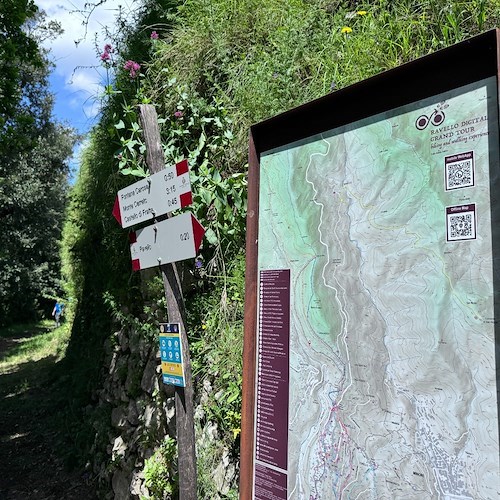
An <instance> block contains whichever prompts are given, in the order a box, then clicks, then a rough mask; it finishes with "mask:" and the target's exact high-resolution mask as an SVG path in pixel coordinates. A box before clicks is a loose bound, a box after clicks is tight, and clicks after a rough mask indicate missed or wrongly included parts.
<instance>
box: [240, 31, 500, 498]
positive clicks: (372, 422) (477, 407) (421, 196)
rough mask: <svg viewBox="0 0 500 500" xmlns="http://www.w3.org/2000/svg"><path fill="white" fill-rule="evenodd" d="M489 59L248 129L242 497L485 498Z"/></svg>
mask: <svg viewBox="0 0 500 500" xmlns="http://www.w3.org/2000/svg"><path fill="white" fill-rule="evenodd" d="M499 54H500V51H499V32H497V31H492V32H488V33H485V34H484V35H481V36H479V37H476V38H474V39H472V40H469V41H466V42H463V43H461V44H458V45H456V46H454V47H451V48H449V49H445V50H443V51H440V52H437V53H435V54H432V55H429V56H427V57H425V58H422V59H420V60H417V61H414V62H412V63H409V64H407V65H405V66H402V67H401V68H396V69H395V70H392V71H388V72H387V73H384V74H382V75H379V76H377V77H374V78H372V79H369V80H366V81H365V82H361V83H360V84H357V85H355V86H353V87H349V88H346V89H344V90H340V91H338V92H335V93H332V94H330V95H328V96H326V97H324V98H322V99H320V100H318V101H314V102H312V103H309V104H306V105H305V106H303V107H301V108H297V109H296V110H292V111H290V112H288V113H285V114H284V115H280V116H278V117H275V118H271V119H269V120H267V121H265V122H262V123H261V124H256V125H254V126H253V127H252V130H251V133H252V136H251V143H250V148H251V149H250V151H251V156H250V158H251V161H250V179H249V186H250V192H249V200H251V203H249V214H253V215H251V216H250V217H249V225H248V226H247V231H248V238H247V243H248V246H247V259H249V262H248V264H247V280H248V282H247V292H246V294H247V296H251V297H252V299H251V300H250V301H249V300H248V299H247V300H246V302H247V303H246V312H245V320H246V324H245V355H244V368H243V373H244V374H245V375H244V376H246V374H254V375H253V378H252V380H249V381H248V383H247V382H245V384H244V387H245V392H244V401H243V408H250V409H251V411H247V412H246V413H245V415H244V416H243V419H244V422H243V426H242V441H241V446H242V475H243V476H245V478H246V479H244V480H243V491H242V490H241V489H240V492H241V494H242V495H243V496H242V498H255V499H268V498H273V499H275V500H286V499H289V498H338V499H354V498H370V499H380V500H381V499H386V498H417V497H418V498H420V499H426V500H432V499H438V498H441V499H450V500H451V499H457V500H458V499H461V500H472V499H484V500H486V499H490V500H493V499H496V498H500V463H499V460H498V457H499V444H500V442H499V400H498V389H499V363H500V360H499V359H498V358H496V356H498V353H499V352H500V350H499V347H500V345H499V344H500V343H499V341H500V335H499V334H500V332H499V330H498V328H499V327H498V325H499V316H498V314H499V311H500V281H499V276H500V199H499V194H498V193H500V147H499V100H498V95H499V92H498V90H499V88H498V81H497V76H496V75H497V72H498V64H499V63H498V61H499V60H500V59H499V57H498V55H499ZM253 145H255V149H254V150H252V148H253ZM252 151H253V152H252ZM250 287H252V288H250ZM495 353H496V354H495ZM245 481H246V483H245ZM240 484H241V483H240ZM240 488H241V487H240ZM249 493H251V494H249Z"/></svg>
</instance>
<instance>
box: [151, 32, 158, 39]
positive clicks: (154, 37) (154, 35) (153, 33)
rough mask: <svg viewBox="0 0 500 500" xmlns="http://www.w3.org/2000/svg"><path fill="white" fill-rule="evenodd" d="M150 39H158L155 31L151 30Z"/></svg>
mask: <svg viewBox="0 0 500 500" xmlns="http://www.w3.org/2000/svg"><path fill="white" fill-rule="evenodd" d="M151 40H158V33H156V31H152V32H151Z"/></svg>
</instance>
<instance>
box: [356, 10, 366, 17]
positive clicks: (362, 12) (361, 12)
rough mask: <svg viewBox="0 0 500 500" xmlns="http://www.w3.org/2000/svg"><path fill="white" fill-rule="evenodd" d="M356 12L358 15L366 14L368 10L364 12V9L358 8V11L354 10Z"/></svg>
mask: <svg viewBox="0 0 500 500" xmlns="http://www.w3.org/2000/svg"><path fill="white" fill-rule="evenodd" d="M356 14H357V15H358V16H366V14H368V12H366V10H358V12H356Z"/></svg>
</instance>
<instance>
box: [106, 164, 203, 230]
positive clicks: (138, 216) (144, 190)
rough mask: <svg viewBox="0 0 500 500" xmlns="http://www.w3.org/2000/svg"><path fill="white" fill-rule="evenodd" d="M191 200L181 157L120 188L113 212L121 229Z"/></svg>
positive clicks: (189, 183)
mask: <svg viewBox="0 0 500 500" xmlns="http://www.w3.org/2000/svg"><path fill="white" fill-rule="evenodd" d="M192 202H193V196H192V193H191V181H190V180H189V167H188V162H187V160H183V161H181V162H180V163H177V164H176V165H175V166H173V167H167V168H165V169H163V170H160V171H159V172H157V173H156V174H153V175H150V176H149V177H146V178H144V179H141V180H140V181H138V182H135V183H134V184H131V185H130V186H127V187H126V188H123V189H120V191H118V194H117V195H116V200H115V205H114V207H113V215H114V217H115V219H116V220H117V221H118V223H119V224H120V225H121V226H122V227H124V228H125V227H129V226H133V225H134V224H139V223H140V222H143V221H146V220H149V219H153V218H155V217H159V216H160V215H164V214H166V213H168V212H172V211H174V210H177V209H178V208H183V207H187V206H188V205H191V203H192Z"/></svg>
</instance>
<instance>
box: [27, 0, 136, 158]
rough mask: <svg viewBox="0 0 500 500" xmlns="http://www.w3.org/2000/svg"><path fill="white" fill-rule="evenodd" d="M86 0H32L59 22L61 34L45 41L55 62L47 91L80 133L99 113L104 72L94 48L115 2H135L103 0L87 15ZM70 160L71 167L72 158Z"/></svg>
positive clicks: (114, 9) (115, 7)
mask: <svg viewBox="0 0 500 500" xmlns="http://www.w3.org/2000/svg"><path fill="white" fill-rule="evenodd" d="M89 1H91V0H35V3H36V4H37V5H38V7H39V8H40V9H42V10H44V11H45V12H46V14H47V18H48V19H49V20H50V19H54V20H56V21H58V22H59V23H61V25H62V28H63V30H64V34H63V35H62V36H60V37H58V38H57V39H56V40H54V41H50V42H47V43H46V44H45V46H46V48H48V49H50V59H51V60H52V61H53V62H54V64H55V69H54V71H53V73H52V75H51V77H50V84H51V91H52V93H53V94H54V95H55V98H56V101H55V107H54V115H55V116H56V118H57V119H58V120H60V121H63V122H66V123H68V124H69V125H71V126H72V127H74V128H76V129H77V130H78V131H79V132H80V133H85V132H88V130H89V129H90V128H91V127H92V125H93V124H94V123H95V121H96V116H97V114H98V113H99V95H100V94H101V93H102V90H103V84H104V83H105V71H104V69H103V68H101V66H100V64H99V60H98V54H97V51H98V50H99V49H101V48H102V47H103V46H104V44H105V43H107V42H108V41H109V40H106V39H105V34H104V29H105V27H106V26H109V27H112V26H113V24H114V21H115V17H116V15H117V13H118V6H119V5H121V6H122V8H124V9H125V10H127V9H128V8H130V7H131V6H132V5H133V4H134V3H137V1H136V0H128V1H127V0H106V1H105V2H104V3H103V5H101V6H99V7H97V8H95V9H94V10H93V12H92V13H91V15H90V16H88V14H85V13H84V10H85V9H84V5H85V3H89ZM96 3H97V0H96ZM87 17H88V23H87V26H85V24H84V21H85V20H86V18H87ZM111 31H113V30H112V29H111ZM76 42H78V43H76ZM96 47H97V48H96ZM72 163H73V166H75V161H73V162H72Z"/></svg>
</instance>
